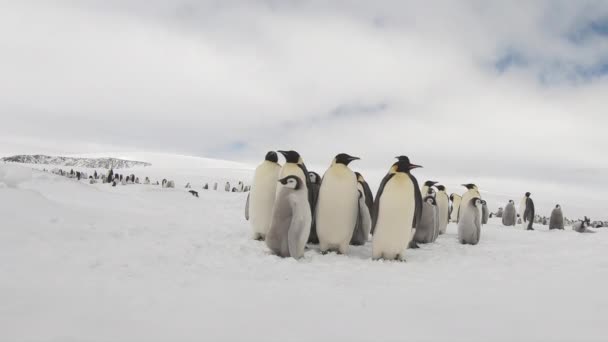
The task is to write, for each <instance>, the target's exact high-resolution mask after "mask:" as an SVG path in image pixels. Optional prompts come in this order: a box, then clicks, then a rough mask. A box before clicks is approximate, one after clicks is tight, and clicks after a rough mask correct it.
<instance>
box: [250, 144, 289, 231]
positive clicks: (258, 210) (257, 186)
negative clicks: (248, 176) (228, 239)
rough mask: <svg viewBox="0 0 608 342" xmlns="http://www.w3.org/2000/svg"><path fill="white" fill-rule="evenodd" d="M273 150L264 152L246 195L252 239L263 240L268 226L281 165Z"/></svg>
mask: <svg viewBox="0 0 608 342" xmlns="http://www.w3.org/2000/svg"><path fill="white" fill-rule="evenodd" d="M278 161H279V157H278V156H277V153H276V152H274V151H270V152H268V153H266V156H265V157H264V161H263V162H262V163H261V164H260V165H258V167H257V168H256V169H255V172H254V174H253V184H252V187H251V192H249V194H248V195H247V205H246V209H245V212H246V214H245V215H246V217H248V219H249V222H250V224H251V229H252V232H253V233H252V237H253V239H254V240H264V239H265V238H266V233H267V232H268V229H269V228H270V220H271V219H272V208H273V206H274V200H275V196H276V194H277V185H278V184H279V182H278V180H279V172H281V165H279V163H278Z"/></svg>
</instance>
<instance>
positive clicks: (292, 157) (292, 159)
mask: <svg viewBox="0 0 608 342" xmlns="http://www.w3.org/2000/svg"><path fill="white" fill-rule="evenodd" d="M278 152H279V153H280V154H282V155H283V157H285V161H286V162H288V163H294V164H302V157H300V154H299V153H298V152H296V151H293V150H291V151H278Z"/></svg>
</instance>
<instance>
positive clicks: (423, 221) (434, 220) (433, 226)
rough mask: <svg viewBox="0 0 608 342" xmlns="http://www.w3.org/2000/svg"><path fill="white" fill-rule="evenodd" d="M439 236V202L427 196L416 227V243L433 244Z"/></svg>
mask: <svg viewBox="0 0 608 342" xmlns="http://www.w3.org/2000/svg"><path fill="white" fill-rule="evenodd" d="M429 189H430V188H429ZM427 191H428V189H427ZM438 235H439V214H438V211H437V202H436V200H435V198H434V197H433V196H431V195H427V196H426V197H425V198H424V200H423V201H422V216H421V217H420V221H418V225H417V226H416V234H415V235H414V241H416V242H417V243H431V242H435V239H437V236H438Z"/></svg>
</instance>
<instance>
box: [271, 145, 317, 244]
mask: <svg viewBox="0 0 608 342" xmlns="http://www.w3.org/2000/svg"><path fill="white" fill-rule="evenodd" d="M278 152H279V153H280V154H282V155H283V157H285V164H283V167H281V172H280V173H279V178H281V179H282V178H285V177H287V176H289V175H294V176H298V178H300V180H302V188H303V189H304V192H306V193H307V194H308V203H309V206H310V212H311V214H312V217H313V218H314V217H315V212H314V210H315V207H313V206H312V204H313V203H312V191H311V185H310V178H309V177H308V170H307V169H306V165H304V161H303V160H302V157H301V156H300V154H299V153H298V152H296V151H278ZM310 235H314V236H316V232H312V231H311V234H310ZM311 242H313V241H311Z"/></svg>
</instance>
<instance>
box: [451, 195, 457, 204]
mask: <svg viewBox="0 0 608 342" xmlns="http://www.w3.org/2000/svg"><path fill="white" fill-rule="evenodd" d="M455 196H456V194H451V195H450V201H452V202H454V197H455Z"/></svg>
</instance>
